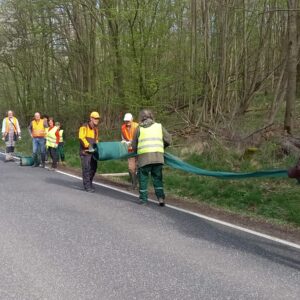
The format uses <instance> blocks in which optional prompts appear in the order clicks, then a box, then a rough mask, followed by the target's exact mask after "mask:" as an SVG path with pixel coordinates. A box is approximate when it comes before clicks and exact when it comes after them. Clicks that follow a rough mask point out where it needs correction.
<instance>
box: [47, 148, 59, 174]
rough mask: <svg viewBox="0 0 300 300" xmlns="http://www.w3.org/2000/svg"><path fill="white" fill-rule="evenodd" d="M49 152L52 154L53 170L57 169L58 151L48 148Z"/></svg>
mask: <svg viewBox="0 0 300 300" xmlns="http://www.w3.org/2000/svg"><path fill="white" fill-rule="evenodd" d="M48 152H49V154H50V157H51V159H52V168H54V169H56V168H57V149H56V148H53V147H48Z"/></svg>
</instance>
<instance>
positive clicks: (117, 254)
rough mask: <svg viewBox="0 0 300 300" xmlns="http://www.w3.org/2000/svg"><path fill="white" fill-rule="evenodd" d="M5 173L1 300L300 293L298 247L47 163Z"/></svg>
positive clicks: (0, 201)
mask: <svg viewBox="0 0 300 300" xmlns="http://www.w3.org/2000/svg"><path fill="white" fill-rule="evenodd" d="M0 159H2V156H0ZM0 176H1V177H0V299H1V300H2V299H5V300H10V299H22V300H24V299H28V300H35V299H51V300H52V299H53V300H58V299H62V300H67V299H70V300H75V299H96V300H99V299H105V300H106V299H141V300H143V299H164V300H165V299H172V300H174V299H180V300H181V299H204V300H205V299H234V300H235V299H268V300H270V299H272V300H274V299H280V300H282V299H300V250H299V249H296V248H292V247H288V246H285V245H282V244H278V243H275V242H272V241H270V240H266V239H263V238H259V237H256V236H254V235H249V234H247V233H245V232H241V231H237V230H234V229H231V228H228V227H223V226H222V225H219V224H216V223H212V222H209V221H206V220H203V219H200V218H197V217H196V216H192V215H189V214H186V213H183V212H179V211H175V210H173V209H171V208H168V207H165V208H161V207H158V206H157V205H155V204H150V205H149V206H147V207H144V206H140V205H138V204H137V199H136V198H135V197H133V196H130V195H126V194H123V193H121V192H117V191H113V190H110V189H107V188H103V187H98V186H97V187H96V193H95V194H89V193H85V192H84V191H82V190H81V182H80V181H78V180H77V179H74V178H70V177H67V176H65V175H62V174H59V173H56V172H49V171H47V170H45V169H40V168H31V167H20V166H18V165H17V164H15V163H4V162H3V161H0Z"/></svg>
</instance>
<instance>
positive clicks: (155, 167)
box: [138, 164, 165, 201]
mask: <svg viewBox="0 0 300 300" xmlns="http://www.w3.org/2000/svg"><path fill="white" fill-rule="evenodd" d="M162 169H163V165H162V164H151V165H147V166H144V167H140V168H139V170H138V177H139V187H140V189H139V192H140V199H141V200H142V201H147V200H148V179H149V174H151V177H152V183H153V187H154V190H155V195H156V197H157V198H162V199H164V198H165V194H164V187H163V176H162Z"/></svg>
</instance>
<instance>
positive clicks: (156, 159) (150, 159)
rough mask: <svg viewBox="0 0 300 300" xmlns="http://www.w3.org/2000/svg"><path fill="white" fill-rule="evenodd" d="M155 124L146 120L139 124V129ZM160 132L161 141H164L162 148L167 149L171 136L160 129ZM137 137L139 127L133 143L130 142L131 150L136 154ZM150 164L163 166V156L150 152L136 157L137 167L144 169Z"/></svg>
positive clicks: (163, 129)
mask: <svg viewBox="0 0 300 300" xmlns="http://www.w3.org/2000/svg"><path fill="white" fill-rule="evenodd" d="M154 123H155V122H154V121H153V120H151V119H147V120H145V121H143V122H142V123H140V125H139V126H140V127H144V128H147V127H150V126H151V125H153V124H154ZM162 132H163V141H164V147H165V148H166V147H168V146H169V145H170V144H171V142H172V138H171V135H170V134H169V133H168V131H167V130H166V129H165V128H164V127H162ZM139 136H140V129H139V127H138V128H137V130H136V132H135V135H134V138H133V141H132V148H133V151H134V152H135V153H136V152H137V147H138V142H139ZM150 164H164V154H163V153H160V152H150V153H144V154H140V155H138V166H139V167H144V166H147V165H150Z"/></svg>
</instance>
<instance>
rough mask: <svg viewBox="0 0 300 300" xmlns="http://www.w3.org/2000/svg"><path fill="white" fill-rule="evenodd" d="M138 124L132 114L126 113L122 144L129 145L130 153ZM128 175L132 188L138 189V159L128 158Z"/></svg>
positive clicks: (122, 128) (122, 129)
mask: <svg viewBox="0 0 300 300" xmlns="http://www.w3.org/2000/svg"><path fill="white" fill-rule="evenodd" d="M138 126H139V124H138V123H136V122H134V121H133V116H132V114H131V113H126V114H125V115H124V124H123V125H122V127H121V132H122V142H123V143H126V144H127V147H128V152H129V153H132V152H133V149H132V140H133V137H134V134H135V131H136V129H137V127H138ZM128 173H129V177H130V180H131V184H132V188H133V189H136V186H137V175H136V174H137V159H136V157H130V158H128Z"/></svg>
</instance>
